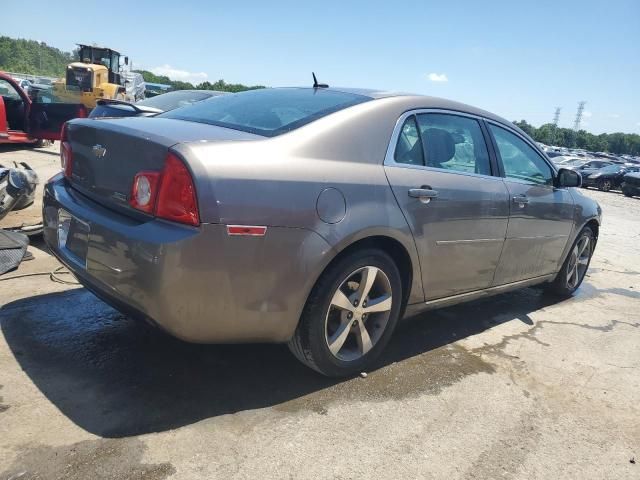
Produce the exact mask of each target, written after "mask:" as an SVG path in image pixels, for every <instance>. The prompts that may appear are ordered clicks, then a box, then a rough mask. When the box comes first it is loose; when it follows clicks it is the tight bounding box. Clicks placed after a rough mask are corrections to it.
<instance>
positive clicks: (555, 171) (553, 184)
mask: <svg viewBox="0 0 640 480" xmlns="http://www.w3.org/2000/svg"><path fill="white" fill-rule="evenodd" d="M484 121H485V122H486V124H487V132H488V133H489V135H490V137H491V144H492V146H493V149H494V150H495V155H496V160H497V161H498V165H499V169H500V175H501V176H502V178H503V179H504V180H505V181H508V182H511V181H513V182H515V183H520V184H524V185H536V186H539V187H549V188H553V189H557V188H558V187H557V186H556V179H557V178H558V169H557V168H556V166H555V165H554V164H553V162H552V161H551V160H549V159H548V158H547V156H546V155H544V154H543V153H542V152H541V150H540V148H539V147H538V145H536V143H535V142H532V141H531V140H529V139H527V138H526V137H525V136H523V135H522V134H521V133H520V132H518V131H517V130H515V129H513V128H511V127H509V126H508V125H505V124H503V123H500V122H496V121H494V120H489V119H484ZM489 124H492V125H495V126H496V127H498V128H502V129H503V130H506V131H507V132H509V133H511V134H513V135H515V136H516V137H518V138H519V139H520V140H522V141H524V142H525V143H526V144H527V145H529V146H530V147H531V148H532V149H533V151H534V152H535V153H537V154H538V156H539V157H540V158H541V159H542V161H543V162H545V163H546V164H547V166H548V167H549V168H550V169H551V174H552V179H551V180H552V182H551V185H546V184H540V183H535V182H527V181H525V180H523V181H516V180H513V179H510V178H509V177H507V174H506V172H505V169H504V164H503V163H502V157H501V156H500V150H499V149H498V144H497V143H496V139H495V137H494V135H493V132H491V129H490V128H489Z"/></svg>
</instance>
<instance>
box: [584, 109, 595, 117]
mask: <svg viewBox="0 0 640 480" xmlns="http://www.w3.org/2000/svg"><path fill="white" fill-rule="evenodd" d="M582 116H583V117H584V118H591V117H593V113H591V112H590V111H589V110H585V111H584V112H582Z"/></svg>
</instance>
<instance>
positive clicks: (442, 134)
mask: <svg viewBox="0 0 640 480" xmlns="http://www.w3.org/2000/svg"><path fill="white" fill-rule="evenodd" d="M422 138H424V142H425V149H426V151H427V159H426V160H427V166H428V167H435V168H442V164H443V163H445V162H448V161H449V160H451V159H452V158H453V156H454V155H455V153H456V143H455V141H454V140H453V136H452V135H451V134H450V133H449V132H447V131H446V130H442V129H440V128H427V129H426V130H425V131H424V132H422Z"/></svg>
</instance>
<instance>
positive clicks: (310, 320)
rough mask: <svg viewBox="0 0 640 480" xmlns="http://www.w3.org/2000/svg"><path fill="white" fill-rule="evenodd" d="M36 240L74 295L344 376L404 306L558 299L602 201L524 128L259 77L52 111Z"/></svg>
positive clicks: (196, 336)
mask: <svg viewBox="0 0 640 480" xmlns="http://www.w3.org/2000/svg"><path fill="white" fill-rule="evenodd" d="M62 137H63V138H62V143H61V160H62V166H63V172H61V173H60V174H58V175H57V176H55V177H54V178H52V179H51V180H50V181H49V182H48V184H47V185H46V188H45V194H44V207H43V208H44V210H43V213H44V223H45V231H44V234H45V239H46V242H47V244H48V245H49V247H50V248H51V251H52V252H53V253H54V254H55V255H56V256H57V257H58V258H59V259H60V261H61V262H62V263H64V264H65V265H66V266H67V267H68V268H69V269H70V270H71V271H73V272H74V274H75V275H76V276H77V277H78V279H79V280H80V282H81V283H82V284H83V285H84V286H85V287H86V288H87V289H89V290H90V291H92V292H94V293H95V294H96V295H97V296H98V297H100V298H102V299H103V300H104V301H106V302H107V303H109V304H111V305H113V306H114V307H116V308H117V309H119V310H121V311H122V312H125V313H127V314H129V315H132V316H134V317H139V318H143V319H146V320H148V321H150V322H152V323H153V324H155V325H157V326H159V327H160V328H162V329H164V330H165V331H167V332H169V333H170V334H172V335H174V336H176V337H179V338H181V339H184V340H187V341H191V342H202V343H231V342H283V343H284V342H286V343H288V345H289V347H290V349H291V351H292V352H293V354H294V355H295V356H296V357H297V358H298V359H299V360H301V361H302V362H303V363H304V364H306V365H308V366H309V367H311V368H313V369H315V370H317V371H318V372H320V373H322V374H325V375H329V376H344V375H351V374H353V373H357V372H359V371H362V369H364V368H366V367H367V366H370V365H371V364H372V362H373V361H374V360H375V359H376V357H378V356H379V355H380V354H381V352H382V351H383V349H384V348H385V345H386V344H387V343H388V342H389V339H390V337H391V335H392V333H393V331H394V328H395V327H396V324H397V323H398V320H399V319H400V318H402V317H403V316H410V315H414V314H416V313H418V312H421V311H424V310H428V309H432V308H437V307H440V306H444V305H451V304H455V303H459V302H464V301H468V300H472V299H477V298H480V297H485V296H488V295H493V294H497V293H501V292H505V291H508V290H512V289H516V288H522V287H528V286H532V285H537V284H542V285H544V287H546V288H547V289H548V290H551V291H552V292H555V293H556V294H560V295H565V296H567V295H571V294H572V293H573V292H574V291H575V290H576V289H577V288H578V287H579V286H580V283H581V282H582V280H583V278H584V276H585V272H586V271H587V268H588V266H589V261H590V259H591V256H592V254H593V251H594V247H595V245H596V241H597V238H598V230H599V226H600V217H601V211H600V207H599V206H598V205H597V204H596V203H595V202H593V201H592V200H590V199H588V198H586V197H584V196H583V195H582V194H581V193H580V192H579V191H578V189H576V188H573V187H579V186H580V181H581V180H580V175H579V174H578V173H576V172H574V171H571V170H567V169H557V168H556V167H554V165H553V164H552V163H551V162H550V161H549V159H548V158H547V157H546V156H545V155H544V153H543V152H542V151H541V150H540V149H539V148H538V147H537V146H536V144H535V143H534V142H533V141H532V140H531V139H530V138H529V137H528V136H527V135H526V134H524V133H523V132H522V131H521V130H519V129H518V128H517V127H515V126H514V125H513V124H511V123H510V122H508V121H506V120H504V119H502V118H500V117H498V116H496V115H493V114H491V113H488V112H486V111H483V110H479V109H477V108H473V107H470V106H467V105H463V104H460V103H455V102H452V101H448V100H442V99H438V98H433V97H425V96H415V95H404V94H402V95H401V94H392V93H388V92H377V91H370V90H349V89H334V88H323V87H315V88H282V89H265V90H256V91H251V92H244V93H239V94H233V95H227V96H222V97H217V98H215V99H211V100H206V101H203V102H199V103H196V104H193V105H191V106H187V107H184V108H180V109H177V110H173V111H171V112H167V113H164V114H161V115H158V116H156V117H153V118H125V119H113V120H102V121H99V122H96V121H91V120H86V119H78V120H73V121H71V122H68V123H67V124H66V127H65V129H64V132H63V134H62Z"/></svg>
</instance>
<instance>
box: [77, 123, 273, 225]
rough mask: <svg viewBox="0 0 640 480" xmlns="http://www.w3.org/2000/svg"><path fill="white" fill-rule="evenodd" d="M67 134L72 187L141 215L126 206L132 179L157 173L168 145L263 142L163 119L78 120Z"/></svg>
mask: <svg viewBox="0 0 640 480" xmlns="http://www.w3.org/2000/svg"><path fill="white" fill-rule="evenodd" d="M67 135H68V141H69V142H70V144H71V149H72V152H73V162H72V169H71V177H70V179H69V180H70V183H71V186H72V187H73V188H75V189H76V190H78V191H80V192H81V193H83V194H85V195H87V196H89V197H90V198H91V199H92V200H94V201H97V202H99V203H100V204H102V205H105V206H108V207H111V208H115V209H118V210H121V211H126V212H128V213H130V214H132V215H140V213H139V212H138V211H137V210H135V209H133V208H132V207H131V206H130V205H129V197H130V194H131V187H132V185H133V181H134V178H135V175H136V174H137V173H139V172H141V171H161V170H162V169H163V167H164V163H165V160H166V158H167V153H168V150H169V148H170V147H171V146H173V145H176V144H177V143H183V142H196V141H203V142H224V141H240V140H244V141H246V140H256V139H261V138H263V137H260V136H257V135H252V134H250V133H244V132H239V131H236V130H230V129H227V128H222V127H216V126H212V125H205V124H199V123H193V122H186V121H182V120H172V119H162V118H122V119H117V120H76V121H73V122H70V123H69V124H68V126H67Z"/></svg>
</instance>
